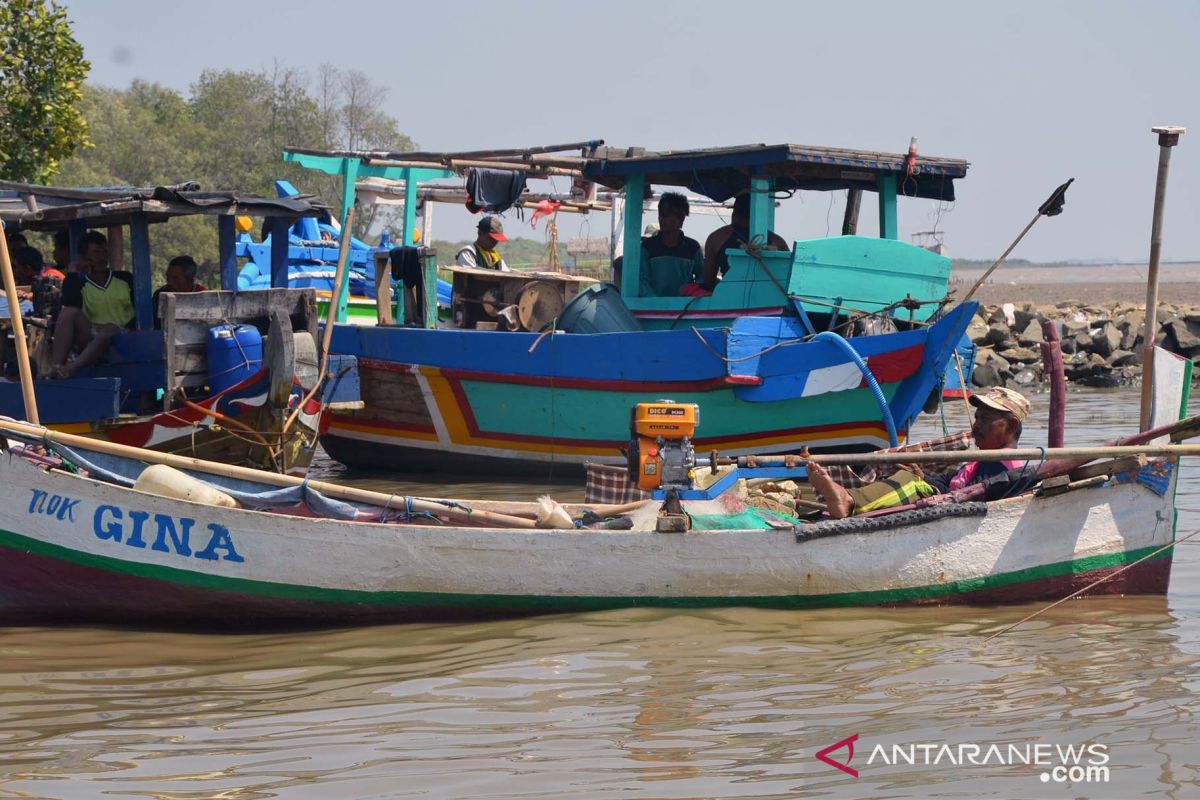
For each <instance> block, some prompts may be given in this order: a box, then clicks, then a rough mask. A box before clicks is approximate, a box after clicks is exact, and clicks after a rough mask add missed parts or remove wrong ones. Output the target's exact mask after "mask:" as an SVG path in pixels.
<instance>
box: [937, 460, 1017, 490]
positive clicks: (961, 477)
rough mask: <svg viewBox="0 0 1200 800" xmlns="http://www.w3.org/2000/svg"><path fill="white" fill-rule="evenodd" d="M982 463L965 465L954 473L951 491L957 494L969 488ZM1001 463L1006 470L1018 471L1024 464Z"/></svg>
mask: <svg viewBox="0 0 1200 800" xmlns="http://www.w3.org/2000/svg"><path fill="white" fill-rule="evenodd" d="M980 463H982V462H979V461H972V462H970V463H968V464H964V465H963V467H962V469H960V470H959V471H958V472H956V473H954V477H953V478H951V479H950V491H952V492H956V491H958V490H959V489H962V488H964V487H966V486H969V485H970V484H971V479H972V478H974V477H975V471H976V470H978V469H979V465H980ZM1000 463H1001V464H1003V465H1004V468H1005V469H1016V468H1017V467H1019V466H1021V464H1022V463H1023V462H1021V461H1001V462H1000Z"/></svg>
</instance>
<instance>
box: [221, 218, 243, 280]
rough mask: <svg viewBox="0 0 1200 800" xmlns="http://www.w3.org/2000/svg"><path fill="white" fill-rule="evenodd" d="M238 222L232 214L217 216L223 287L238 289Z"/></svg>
mask: <svg viewBox="0 0 1200 800" xmlns="http://www.w3.org/2000/svg"><path fill="white" fill-rule="evenodd" d="M236 224H237V220H236V218H235V217H234V216H233V215H232V214H226V215H223V216H220V217H217V261H218V262H219V263H220V265H221V288H222V289H224V290H225V291H227V292H236V291H237V288H238V287H237V273H238V268H237V230H236V228H235V226H236Z"/></svg>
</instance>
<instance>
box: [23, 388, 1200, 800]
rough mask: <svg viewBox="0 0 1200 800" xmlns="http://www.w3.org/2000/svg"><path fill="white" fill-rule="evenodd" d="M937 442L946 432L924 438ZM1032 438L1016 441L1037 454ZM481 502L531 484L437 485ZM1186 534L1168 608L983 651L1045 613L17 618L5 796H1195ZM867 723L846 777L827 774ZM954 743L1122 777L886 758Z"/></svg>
mask: <svg viewBox="0 0 1200 800" xmlns="http://www.w3.org/2000/svg"><path fill="white" fill-rule="evenodd" d="M1193 405H1194V407H1195V409H1194V411H1193V413H1195V412H1196V411H1200V404H1193ZM1045 406H1046V401H1045V398H1044V397H1040V398H1037V399H1036V401H1035V404H1034V417H1035V418H1039V419H1040V418H1044V413H1045ZM947 414H948V418H949V423H950V424H951V425H952V426H953V425H954V424H956V423H958V422H960V421H961V409H959V408H957V407H950V408H949V409H948V410H947ZM1136 416H1137V407H1136V395H1135V394H1134V393H1132V392H1128V393H1119V394H1112V393H1099V392H1097V393H1090V394H1072V395H1071V399H1070V406H1069V410H1068V418H1069V420H1070V421H1071V424H1072V426H1073V428H1072V430H1071V431H1070V432H1069V434H1068V444H1083V443H1094V442H1097V441H1099V440H1102V439H1105V438H1110V437H1113V436H1116V435H1119V434H1120V433H1122V432H1125V431H1127V430H1128V429H1129V428H1130V427H1131V426H1132V425H1133V424H1134V423H1135V422H1136ZM936 432H940V424H939V423H938V422H937V420H936V418H932V419H929V420H926V421H925V422H924V423H923V429H922V431H920V433H922V434H925V435H928V434H932V433H936ZM1043 439H1044V432H1043V431H1042V430H1039V429H1038V426H1037V425H1036V424H1030V425H1029V426H1028V427H1027V429H1026V436H1025V439H1024V441H1025V442H1026V443H1036V442H1039V441H1042V440H1043ZM325 470H326V472H327V473H328V474H339V471H338V469H337V468H335V467H332V466H326V467H325ZM342 477H343V478H344V479H352V480H356V481H358V480H359V478H357V477H355V476H344V475H343V476H342ZM421 491H423V492H426V493H433V492H434V489H432V488H431V487H428V486H427V487H424V488H422V489H421ZM439 491H441V490H439ZM480 492H483V493H488V494H492V495H494V496H510V497H526V496H529V495H530V494H533V493H535V492H534V491H533V490H531V489H529V488H528V487H516V486H510V485H505V484H485V485H481V484H471V485H466V486H450V487H449V488H447V489H445V493H447V494H479V493H480ZM555 494H556V496H561V497H568V496H569V493H568V492H565V491H563V490H562V487H555ZM1178 505H1179V506H1180V509H1181V514H1180V523H1179V529H1178V534H1179V536H1180V537H1183V536H1186V535H1188V534H1189V533H1192V532H1194V531H1196V530H1198V529H1200V468H1198V467H1197V466H1196V465H1195V463H1193V464H1191V465H1188V466H1186V467H1185V470H1184V473H1183V482H1182V485H1181V488H1180V492H1179V497H1178ZM1047 534H1048V535H1050V534H1052V532H1049V531H1048V532H1047ZM1198 542H1200V536H1198V537H1197V538H1196V539H1194V540H1192V541H1189V542H1185V543H1183V544H1181V545H1179V547H1178V548H1177V553H1176V559H1175V568H1174V574H1173V579H1172V587H1171V593H1170V595H1169V596H1168V597H1166V598H1098V599H1092V600H1086V601H1079V602H1071V603H1067V604H1064V605H1061V606H1059V607H1057V608H1055V609H1053V610H1051V611H1049V612H1047V613H1045V614H1043V615H1042V616H1040V617H1038V618H1037V619H1035V620H1033V621H1032V622H1030V623H1028V624H1026V625H1025V626H1023V627H1021V628H1018V629H1017V630H1015V631H1013V632H1011V633H1008V634H1005V635H1004V636H1002V637H1000V638H998V639H995V640H993V641H991V642H985V638H986V637H987V636H988V635H989V634H990V633H993V632H995V631H996V630H998V629H999V628H1000V627H1001V626H1002V625H1003V624H1006V623H1009V622H1014V621H1016V620H1018V619H1020V618H1021V617H1023V616H1025V615H1027V614H1029V613H1032V612H1033V611H1034V610H1036V609H1037V608H1038V607H1039V606H1037V605H1031V606H1022V607H1005V608H932V609H929V608H922V609H898V610H894V609H883V610H881V609H844V610H832V611H778V612H776V611H761V610H750V609H738V608H733V609H726V610H718V611H703V612H692V611H665V610H657V609H637V610H627V611H616V612H602V613H593V614H578V615H566V616H551V617H537V618H529V619H519V620H508V621H500V622H488V623H480V624H468V625H409V626H393V627H376V628H363V629H355V630H341V631H326V632H317V633H303V634H287V635H256V636H217V635H204V636H200V635H187V634H167V633H152V632H129V631H108V630H91V629H80V630H72V629H19V630H12V629H10V630H6V631H3V632H0V637H2V638H0V797H49V798H92V797H106V798H113V797H138V798H143V797H159V798H181V799H182V798H210V797H219V798H227V799H228V800H241V799H242V798H268V797H289V798H291V797H295V798H332V797H338V798H341V797H425V798H490V797H512V798H560V797H567V796H573V797H601V798H609V797H612V798H617V797H620V798H685V797H799V796H813V797H826V796H827V797H873V798H887V797H994V798H1024V797H1048V798H1074V797H1119V798H1132V797H1175V798H1195V797H1200V789H1197V785H1196V784H1197V780H1198V779H1200V774H1198V773H1200V747H1198V746H1197V742H1198V741H1200V703H1198V702H1197V697H1198V694H1197V693H1198V691H1200V546H1197V543H1198ZM855 734H857V735H858V739H857V740H856V741H855V754H854V757H853V759H852V760H851V767H852V768H854V769H857V770H858V772H859V775H858V777H857V778H854V777H851V776H850V775H849V774H846V773H844V772H841V771H839V770H838V769H836V768H835V767H833V766H830V765H828V764H826V763H824V762H822V761H821V760H818V759H817V758H816V756H815V754H816V752H817V751H819V750H821V749H822V748H825V747H827V746H829V745H832V744H835V743H837V742H839V741H841V740H844V739H846V738H848V737H851V736H853V735H855ZM943 743H947V744H950V745H952V746H954V747H956V748H957V747H958V746H959V745H972V744H978V745H980V746H981V747H982V748H984V749H986V748H987V747H988V746H989V745H991V744H998V745H1001V747H1005V746H1007V745H1008V744H1014V745H1017V746H1018V749H1020V748H1025V747H1028V746H1032V745H1035V744H1039V743H1040V744H1043V745H1046V744H1048V745H1052V746H1053V745H1062V746H1064V747H1065V746H1067V745H1087V744H1094V745H1103V746H1104V747H1105V748H1106V752H1107V755H1108V759H1109V760H1108V764H1107V766H1108V767H1109V776H1108V781H1107V782H1099V781H1094V782H1082V781H1076V782H1074V783H1058V782H1056V781H1054V780H1049V781H1043V780H1042V778H1041V775H1042V773H1044V772H1047V769H1045V768H1043V767H1039V766H1037V765H1033V764H1023V763H1016V764H998V763H994V760H993V761H992V762H989V763H985V764H971V763H963V764H955V763H950V760H951V759H953V758H954V756H953V753H951V754H950V756H948V757H947V756H945V754H943V757H942V758H941V760H940V762H939V763H936V764H935V763H930V764H925V763H924V762H923V761H921V760H919V759H918V763H916V764H912V765H910V764H907V763H901V764H888V763H884V762H883V760H882V759H881V758H879V757H877V756H876V757H874V758H872V756H873V755H874V751H875V748H876V746H877V745H883V746H884V747H885V748H887V749H888V751H889V752H890V748H891V747H892V745H902V746H908V745H917V744H936V745H941V744H943ZM934 750H936V748H934ZM931 752H933V751H931ZM958 752H961V751H958ZM845 757H846V750H845V749H844V748H843V749H841V750H840V751H835V752H833V753H831V754H830V758H832V759H834V760H838V761H843V762H844V761H845V760H846V759H845ZM962 760H964V761H965V759H962ZM931 761H932V759H931ZM1054 763H1058V762H1057V761H1055V762H1054ZM1048 777H1049V775H1048Z"/></svg>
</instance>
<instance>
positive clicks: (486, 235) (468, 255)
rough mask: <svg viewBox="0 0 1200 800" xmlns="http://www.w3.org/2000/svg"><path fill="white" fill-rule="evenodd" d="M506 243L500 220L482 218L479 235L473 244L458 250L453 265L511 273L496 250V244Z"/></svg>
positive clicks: (497, 218)
mask: <svg viewBox="0 0 1200 800" xmlns="http://www.w3.org/2000/svg"><path fill="white" fill-rule="evenodd" d="M507 241H508V237H507V236H505V235H504V226H503V225H501V224H500V218H499V217H484V218H483V219H481V220H479V235H478V236H476V237H475V243H474V244H469V245H467V246H466V247H464V248H463V249H461V250H459V251H458V255H456V256H455V257H454V263H455V264H458V266H460V267H475V268H477V269H497V270H500V271H501V272H511V271H512V270H510V269H509V268H508V264H505V263H504V259H503V258H501V257H500V251H499V250H497V249H496V245H497V244H499V243H500V242H507Z"/></svg>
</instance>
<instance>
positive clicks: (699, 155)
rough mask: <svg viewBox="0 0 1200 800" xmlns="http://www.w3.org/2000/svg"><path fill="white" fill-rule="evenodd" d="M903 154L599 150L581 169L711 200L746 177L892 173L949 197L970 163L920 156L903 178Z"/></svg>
mask: <svg viewBox="0 0 1200 800" xmlns="http://www.w3.org/2000/svg"><path fill="white" fill-rule="evenodd" d="M905 159H906V155H905V154H904V153H879V152H873V151H869V150H845V149H842V148H836V147H812V146H810V145H801V144H772V145H767V144H749V145H740V146H736V147H718V148H710V149H703V150H667V151H662V152H650V151H638V150H636V149H631V150H628V151H624V152H622V151H620V150H617V149H615V148H605V149H604V150H603V151H601V152H599V153H597V154H596V156H595V157H592V158H589V159H585V160H584V163H583V174H584V176H585V177H587V178H589V179H590V180H593V181H595V182H596V183H599V184H602V185H604V186H608V187H610V188H613V189H620V188H622V187H624V185H625V181H626V179H627V178H629V177H630V176H632V175H642V176H644V179H645V182H646V183H648V184H658V185H667V186H685V187H687V188H688V189H690V190H692V191H693V192H696V193H698V194H702V195H705V196H706V197H711V198H712V199H713V200H717V201H724V200H728V199H729V198H731V197H733V196H735V195H737V194H739V193H740V192H743V191H746V190H748V189H749V188H750V179H751V178H752V177H759V178H771V179H773V183H774V188H775V189H776V190H780V191H786V190H791V189H809V190H818V191H835V190H841V189H863V190H867V191H878V188H879V187H878V179H879V178H880V177H883V176H887V175H894V176H896V178H897V181H896V188H897V194H899V195H902V196H905V197H925V198H930V199H934V200H953V199H954V181H955V179H957V178H963V177H965V176H966V174H967V168H968V167H969V166H970V164H969V162H967V161H963V160H961V159H957V158H935V157H931V156H920V155H919V156H917V158H916V162H915V165H914V170H913V174H912V175H911V176H910V175H907V169H906V165H905Z"/></svg>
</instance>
